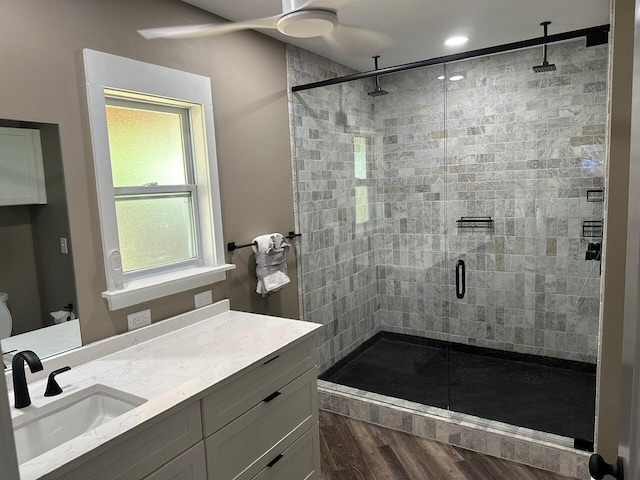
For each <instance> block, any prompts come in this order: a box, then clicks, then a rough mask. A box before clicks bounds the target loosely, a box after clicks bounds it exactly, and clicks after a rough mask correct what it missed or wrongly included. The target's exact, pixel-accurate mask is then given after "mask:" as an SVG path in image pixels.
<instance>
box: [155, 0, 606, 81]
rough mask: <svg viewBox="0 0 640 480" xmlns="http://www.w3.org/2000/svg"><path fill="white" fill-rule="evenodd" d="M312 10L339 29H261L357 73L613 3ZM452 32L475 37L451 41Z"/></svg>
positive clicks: (412, 2) (232, 1) (450, 2)
mask: <svg viewBox="0 0 640 480" xmlns="http://www.w3.org/2000/svg"><path fill="white" fill-rule="evenodd" d="M183 1H185V2H187V3H190V4H192V5H196V6H198V7H200V8H202V9H204V10H207V11H209V12H211V13H214V14H216V15H218V16H221V17H224V18H227V19H229V20H233V21H243V20H244V21H246V20H250V19H254V18H261V17H269V16H272V15H277V14H279V13H281V12H282V4H281V0H183ZM307 8H325V9H331V10H335V11H337V14H338V18H339V20H340V25H341V26H340V27H337V28H336V29H335V30H334V32H332V33H331V34H329V35H328V36H326V37H316V38H311V39H295V38H291V37H286V36H284V35H282V34H280V33H279V32H278V31H277V30H271V29H264V30H260V31H261V32H263V33H265V34H267V35H270V36H272V37H274V38H277V39H279V40H282V41H284V42H289V43H292V44H293V45H297V46H299V47H302V48H305V49H307V50H310V51H312V52H314V53H317V54H319V55H322V56H324V57H327V58H330V59H332V60H334V61H336V62H339V63H342V64H344V65H348V66H350V67H352V68H354V69H356V70H359V71H366V70H372V69H373V61H372V60H371V56H372V55H380V56H381V57H380V67H385V66H391V65H399V64H403V63H409V62H415V61H419V60H425V59H428V58H434V57H439V56H442V55H449V54H451V53H456V52H461V51H468V50H475V49H478V48H483V47H490V46H494V45H499V44H503V43H509V42H514V41H518V40H525V39H528V38H535V37H540V36H542V27H540V26H539V24H540V22H542V21H544V20H550V21H552V22H553V23H552V24H551V26H550V27H549V34H554V33H560V32H566V31H570V30H577V29H580V28H586V27H592V26H595V25H602V24H606V23H609V0H311V2H310V5H309V6H308V7H307ZM160 26H165V25H158V27H160ZM345 26H352V27H358V28H348V27H347V28H345ZM454 35H464V36H467V37H469V39H470V40H469V42H468V43H467V44H466V45H463V46H460V47H447V46H445V45H444V44H443V42H444V41H445V40H446V39H447V38H448V37H450V36H454Z"/></svg>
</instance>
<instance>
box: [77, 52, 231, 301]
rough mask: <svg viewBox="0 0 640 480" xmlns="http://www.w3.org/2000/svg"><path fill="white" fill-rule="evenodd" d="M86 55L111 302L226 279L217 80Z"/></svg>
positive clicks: (156, 295)
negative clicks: (216, 136)
mask: <svg viewBox="0 0 640 480" xmlns="http://www.w3.org/2000/svg"><path fill="white" fill-rule="evenodd" d="M84 58H85V73H86V76H87V95H88V101H89V116H90V126H91V136H92V141H93V153H94V161H95V167H96V184H97V187H98V201H99V202H98V203H99V211H100V224H101V229H102V241H103V251H104V259H105V273H106V280H107V286H108V289H107V291H106V292H103V297H105V298H106V299H107V300H108V302H109V308H110V309H111V310H115V309H118V308H123V307H126V306H130V305H135V304H137V303H141V302H144V301H147V300H151V299H153V298H159V297H161V296H165V295H169V294H172V293H177V292H180V291H184V290H187V289H190V288H197V287H199V286H203V285H207V284H210V283H213V282H216V281H220V280H224V279H225V277H226V276H225V271H226V270H230V269H232V268H234V266H233V265H228V264H225V262H224V251H223V246H222V227H221V223H222V222H221V213H220V199H219V190H218V181H217V165H216V156H215V139H214V134H213V109H212V102H211V86H210V80H209V79H208V78H206V77H202V76H199V75H194V74H191V73H187V72H182V71H178V70H173V69H169V68H166V67H160V66H157V65H151V64H147V63H143V62H137V61H134V60H130V59H127V58H123V57H118V56H115V55H109V54H105V53H101V52H95V51H92V50H85V51H84Z"/></svg>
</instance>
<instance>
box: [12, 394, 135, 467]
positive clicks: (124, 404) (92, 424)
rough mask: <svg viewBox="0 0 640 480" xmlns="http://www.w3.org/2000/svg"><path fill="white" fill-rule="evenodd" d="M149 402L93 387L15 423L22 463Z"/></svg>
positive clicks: (33, 412)
mask: <svg viewBox="0 0 640 480" xmlns="http://www.w3.org/2000/svg"><path fill="white" fill-rule="evenodd" d="M144 402H146V400H145V399H143V398H140V397H136V396H135V395H130V394H128V393H125V392H121V391H119V390H115V389H113V388H111V387H107V386H105V385H93V386H91V387H89V388H85V389H83V390H80V391H78V392H75V393H72V394H71V395H67V396H65V397H63V398H60V400H58V401H55V402H52V403H50V404H47V405H45V406H43V407H41V408H35V409H33V410H32V411H29V412H27V413H25V414H24V415H21V416H19V417H17V418H15V419H14V421H13V432H14V435H15V440H16V450H17V452H18V463H24V462H26V461H29V460H31V459H32V458H35V457H37V456H39V455H42V454H43V453H45V452H47V451H49V450H51V449H52V448H55V447H57V446H59V445H62V444H63V443H65V442H68V441H69V440H71V439H73V438H75V437H77V436H79V435H82V434H84V433H87V432H88V431H89V430H91V429H92V428H96V427H97V426H99V425H102V424H103V423H106V422H108V421H109V420H112V419H114V418H116V417H119V416H120V415H122V414H124V413H126V412H128V411H129V410H133V409H134V408H136V407H137V406H139V405H142V404H143V403H144Z"/></svg>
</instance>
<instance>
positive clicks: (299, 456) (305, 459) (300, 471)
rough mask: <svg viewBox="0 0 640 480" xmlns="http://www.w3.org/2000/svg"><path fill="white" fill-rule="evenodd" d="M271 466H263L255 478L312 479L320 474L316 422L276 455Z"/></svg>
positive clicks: (271, 479)
mask: <svg viewBox="0 0 640 480" xmlns="http://www.w3.org/2000/svg"><path fill="white" fill-rule="evenodd" d="M269 463H270V464H271V466H268V465H267V466H266V467H265V468H263V469H262V470H261V471H260V473H259V474H258V475H256V476H255V477H253V480H284V479H287V480H311V479H315V478H318V476H319V475H320V433H319V429H318V424H317V423H316V424H315V425H314V426H313V427H311V429H310V430H309V431H308V432H307V433H305V434H304V435H303V436H302V437H300V438H299V439H298V440H296V441H295V442H294V443H293V445H291V446H290V447H289V448H287V449H286V450H285V451H284V452H282V453H281V454H279V455H276V456H275V457H274V458H273V460H271V462H269Z"/></svg>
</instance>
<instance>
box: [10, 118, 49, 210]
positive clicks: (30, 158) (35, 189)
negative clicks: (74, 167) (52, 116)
mask: <svg viewBox="0 0 640 480" xmlns="http://www.w3.org/2000/svg"><path fill="white" fill-rule="evenodd" d="M0 172H2V174H1V175H0V205H30V204H36V203H39V204H44V203H47V194H46V190H45V182H44V168H43V164H42V147H41V145H40V132H39V131H38V130H35V129H29V128H8V127H2V128H0Z"/></svg>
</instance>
